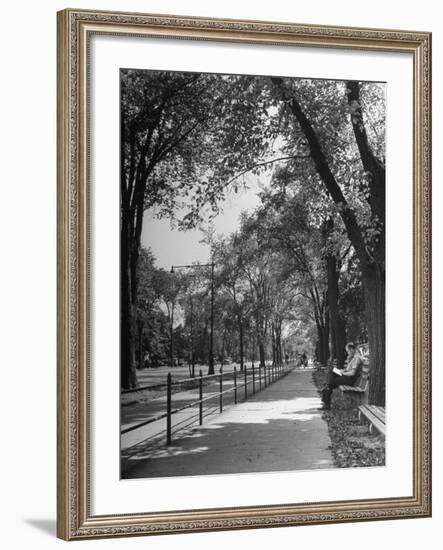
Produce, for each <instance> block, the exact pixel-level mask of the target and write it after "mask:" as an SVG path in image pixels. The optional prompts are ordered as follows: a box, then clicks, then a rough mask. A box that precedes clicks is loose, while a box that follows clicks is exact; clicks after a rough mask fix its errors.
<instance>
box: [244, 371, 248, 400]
mask: <svg viewBox="0 0 443 550" xmlns="http://www.w3.org/2000/svg"><path fill="white" fill-rule="evenodd" d="M247 370H248V368H247V366H246V365H245V366H244V367H243V371H244V375H245V376H244V378H245V401H246V399H247V398H248V373H247Z"/></svg>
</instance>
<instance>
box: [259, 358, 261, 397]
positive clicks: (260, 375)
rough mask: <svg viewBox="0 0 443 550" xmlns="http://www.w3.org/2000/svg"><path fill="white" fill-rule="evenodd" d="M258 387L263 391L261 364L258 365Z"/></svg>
mask: <svg viewBox="0 0 443 550" xmlns="http://www.w3.org/2000/svg"><path fill="white" fill-rule="evenodd" d="M258 389H259V391H261V366H260V364H259V365H258Z"/></svg>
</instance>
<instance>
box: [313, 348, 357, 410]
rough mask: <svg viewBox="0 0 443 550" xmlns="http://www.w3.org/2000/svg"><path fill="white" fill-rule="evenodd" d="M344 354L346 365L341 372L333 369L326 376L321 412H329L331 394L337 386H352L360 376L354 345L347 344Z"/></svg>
mask: <svg viewBox="0 0 443 550" xmlns="http://www.w3.org/2000/svg"><path fill="white" fill-rule="evenodd" d="M346 352H347V354H348V364H347V365H346V368H344V369H343V370H340V369H337V368H335V367H334V368H333V369H332V370H331V371H330V372H329V374H328V381H327V384H326V386H325V387H324V388H323V390H322V392H321V393H322V401H323V407H321V410H329V409H330V408H331V397H332V392H333V390H334V389H335V388H338V386H353V385H354V384H355V382H356V381H357V379H358V377H359V376H360V374H361V369H362V364H363V363H362V358H361V355H360V353H359V352H358V350H357V348H356V347H355V344H353V343H352V342H349V344H346Z"/></svg>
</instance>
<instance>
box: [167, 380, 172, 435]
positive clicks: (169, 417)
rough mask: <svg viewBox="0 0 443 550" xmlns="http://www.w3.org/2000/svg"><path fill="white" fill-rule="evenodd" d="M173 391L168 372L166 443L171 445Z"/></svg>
mask: <svg viewBox="0 0 443 550" xmlns="http://www.w3.org/2000/svg"><path fill="white" fill-rule="evenodd" d="M171 393H172V376H171V373H170V372H168V377H167V380H166V445H170V444H171V441H172V437H171V408H172V407H171V401H172V399H171Z"/></svg>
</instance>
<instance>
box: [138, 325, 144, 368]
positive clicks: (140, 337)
mask: <svg viewBox="0 0 443 550" xmlns="http://www.w3.org/2000/svg"><path fill="white" fill-rule="evenodd" d="M137 324H138V327H137V328H138V368H139V369H142V368H143V323H142V322H141V321H140V320H139V321H138V323H137Z"/></svg>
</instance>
